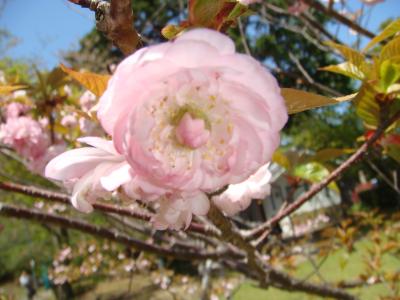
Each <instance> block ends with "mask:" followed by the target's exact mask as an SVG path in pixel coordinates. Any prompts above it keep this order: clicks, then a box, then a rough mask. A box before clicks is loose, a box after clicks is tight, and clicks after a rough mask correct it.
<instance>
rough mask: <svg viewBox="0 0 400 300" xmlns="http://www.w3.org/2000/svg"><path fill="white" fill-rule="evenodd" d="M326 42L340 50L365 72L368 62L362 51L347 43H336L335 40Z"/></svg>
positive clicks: (350, 61)
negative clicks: (350, 46) (348, 45)
mask: <svg viewBox="0 0 400 300" xmlns="http://www.w3.org/2000/svg"><path fill="white" fill-rule="evenodd" d="M325 44H326V45H328V46H329V47H332V48H334V49H336V50H338V51H339V52H340V53H341V54H342V55H343V57H344V58H345V59H346V60H347V61H348V62H349V63H350V64H352V65H354V66H355V67H356V68H357V69H359V70H360V71H361V72H362V73H365V69H366V63H365V57H364V55H363V54H362V53H360V52H358V51H357V50H354V49H352V48H349V47H347V46H345V45H341V44H336V43H334V42H325Z"/></svg>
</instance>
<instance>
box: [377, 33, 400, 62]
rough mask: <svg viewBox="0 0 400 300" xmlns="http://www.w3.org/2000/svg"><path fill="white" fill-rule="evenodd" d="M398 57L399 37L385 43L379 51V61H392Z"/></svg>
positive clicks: (399, 51) (399, 53) (399, 52)
mask: <svg viewBox="0 0 400 300" xmlns="http://www.w3.org/2000/svg"><path fill="white" fill-rule="evenodd" d="M399 56H400V37H396V38H394V39H393V40H391V41H390V42H389V43H387V44H386V45H385V46H384V47H383V48H382V51H381V54H380V61H381V62H383V61H385V60H387V59H392V58H396V57H399Z"/></svg>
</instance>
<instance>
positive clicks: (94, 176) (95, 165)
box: [45, 137, 132, 212]
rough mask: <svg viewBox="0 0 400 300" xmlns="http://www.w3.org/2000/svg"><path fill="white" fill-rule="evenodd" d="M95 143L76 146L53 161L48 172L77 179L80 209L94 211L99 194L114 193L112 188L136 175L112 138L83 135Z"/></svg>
mask: <svg viewBox="0 0 400 300" xmlns="http://www.w3.org/2000/svg"><path fill="white" fill-rule="evenodd" d="M79 141H80V142H82V143H86V144H89V145H91V146H93V147H84V148H80V149H73V150H70V151H67V152H64V153H63V154H61V155H59V156H57V157H56V158H54V159H53V160H51V161H50V162H49V164H48V165H47V166H46V169H45V175H46V176H47V177H49V178H52V179H56V180H62V181H66V182H67V183H68V181H69V183H71V181H72V182H73V190H72V197H71V202H72V205H73V206H74V207H75V208H77V209H78V210H80V211H83V212H91V211H92V210H93V207H92V205H91V203H92V202H94V201H95V200H96V199H98V198H104V197H109V196H111V192H113V191H114V190H116V189H117V188H118V187H120V186H121V185H123V184H125V183H127V182H129V181H130V180H131V179H132V178H131V175H130V172H129V170H130V167H129V165H128V164H127V163H126V161H125V159H124V157H123V156H121V155H120V154H118V153H117V152H116V151H115V149H114V147H113V145H112V142H110V141H106V140H103V139H101V138H97V137H87V138H81V139H80V140H79Z"/></svg>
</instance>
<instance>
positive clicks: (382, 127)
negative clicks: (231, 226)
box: [246, 111, 400, 237]
mask: <svg viewBox="0 0 400 300" xmlns="http://www.w3.org/2000/svg"><path fill="white" fill-rule="evenodd" d="M399 118H400V111H398V112H397V113H395V114H394V115H393V116H392V117H391V118H388V119H386V120H385V121H384V122H383V123H382V124H381V125H380V127H379V128H378V129H377V130H376V131H375V133H374V134H373V136H372V137H371V138H370V139H368V140H367V141H366V142H365V143H364V144H362V145H361V147H360V148H359V149H358V150H357V151H356V152H355V153H354V154H353V155H352V156H350V157H349V158H348V159H347V160H346V161H345V162H344V163H342V164H341V165H340V166H339V167H338V168H336V169H335V170H334V171H333V172H332V173H330V174H329V176H328V177H326V178H325V179H324V180H322V181H321V182H320V183H318V184H314V185H312V186H311V188H310V189H309V190H308V191H307V192H306V193H304V194H302V195H301V196H299V197H298V198H297V199H296V200H295V201H294V202H293V203H291V204H289V205H288V206H287V207H286V208H285V209H283V210H282V211H280V212H279V213H278V214H276V215H275V216H273V217H272V218H271V219H269V220H268V221H267V222H265V223H263V224H261V225H260V226H258V227H256V228H254V229H253V230H250V231H247V232H246V237H252V236H255V235H258V234H259V233H261V232H262V231H264V230H267V229H270V228H271V226H273V225H275V224H277V223H278V222H279V221H280V220H282V219H283V218H284V217H286V216H288V215H290V214H291V213H292V212H294V211H296V210H297V209H299V208H300V207H301V206H302V205H303V204H304V203H306V202H307V201H309V200H310V199H311V198H312V197H314V196H315V195H316V194H317V193H319V192H320V191H321V190H323V189H324V188H325V187H326V186H327V185H328V184H329V183H331V182H332V181H334V180H335V179H336V178H338V177H339V176H340V174H342V173H343V172H344V171H346V170H347V169H348V168H349V167H350V166H352V165H353V164H354V163H355V162H357V161H358V160H359V159H360V158H361V157H362V156H363V155H364V154H365V153H366V151H367V150H368V148H369V147H370V146H371V145H373V144H374V143H375V142H376V141H377V140H378V139H379V138H380V137H381V135H382V134H383V133H384V132H385V130H386V129H387V128H388V127H389V126H390V125H391V124H393V123H394V122H395V121H397V120H398V119H399Z"/></svg>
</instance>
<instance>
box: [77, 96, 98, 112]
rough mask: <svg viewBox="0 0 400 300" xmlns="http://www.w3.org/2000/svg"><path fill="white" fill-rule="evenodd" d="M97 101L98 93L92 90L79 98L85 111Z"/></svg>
mask: <svg viewBox="0 0 400 300" xmlns="http://www.w3.org/2000/svg"><path fill="white" fill-rule="evenodd" d="M96 102H97V98H96V95H95V94H93V93H92V92H91V91H86V92H84V93H83V94H82V96H81V98H80V99H79V103H80V105H81V108H82V110H83V111H84V112H88V111H89V110H90V109H91V108H92V107H93V106H94V105H95V104H96Z"/></svg>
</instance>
